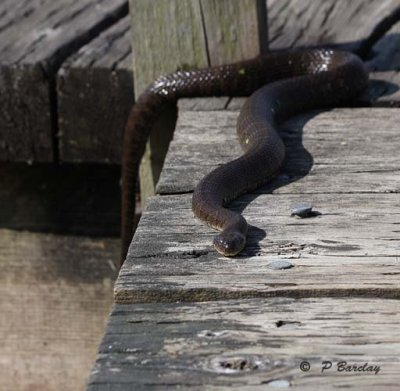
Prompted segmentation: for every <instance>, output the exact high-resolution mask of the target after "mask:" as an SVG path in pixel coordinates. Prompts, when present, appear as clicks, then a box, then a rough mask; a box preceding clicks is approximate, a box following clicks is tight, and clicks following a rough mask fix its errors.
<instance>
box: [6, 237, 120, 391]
mask: <svg viewBox="0 0 400 391" xmlns="http://www.w3.org/2000/svg"><path fill="white" fill-rule="evenodd" d="M118 254H119V240H118V239H116V238H114V239H112V238H111V239H110V238H89V237H85V236H80V237H78V236H61V235H54V234H43V233H42V234H41V233H30V232H26V231H24V232H17V231H12V230H6V229H0V295H1V300H0V313H1V316H0V335H1V336H2V338H1V351H0V389H2V390H15V391H20V390H21V391H22V390H43V391H51V390H64V391H76V390H82V389H84V384H85V383H86V380H87V375H88V373H89V371H90V367H91V365H92V363H93V360H94V359H95V356H96V346H97V344H98V341H99V338H100V337H101V334H102V333H103V330H104V325H105V321H106V318H107V315H108V312H109V310H110V307H111V304H112V286H113V282H114V280H115V277H116V275H117V268H116V267H115V265H114V262H115V261H117V260H118Z"/></svg>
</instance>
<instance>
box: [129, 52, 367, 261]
mask: <svg viewBox="0 0 400 391" xmlns="http://www.w3.org/2000/svg"><path fill="white" fill-rule="evenodd" d="M367 80H368V75H367V73H366V71H365V69H364V65H363V63H362V61H361V60H360V59H359V58H358V57H357V56H356V55H354V54H352V53H348V52H339V51H333V50H327V49H315V50H293V51H285V52H274V53H270V54H267V55H264V56H260V57H257V58H255V59H253V60H248V61H241V62H238V63H235V64H230V65H223V66H216V67H212V68H206V69H199V70H193V71H179V72H176V73H173V74H170V75H167V76H163V77H160V78H158V79H157V80H156V81H155V82H154V83H152V84H151V85H150V86H149V87H148V88H147V89H146V90H145V92H144V93H143V94H142V95H141V96H140V97H139V99H138V101H137V102H136V104H135V106H134V108H133V110H132V112H131V115H130V118H129V120H128V124H127V129H129V131H126V132H125V140H124V153H123V162H122V164H123V175H122V189H123V199H122V216H123V226H122V237H123V253H126V251H127V248H128V246H129V242H130V239H131V236H132V229H133V219H132V216H133V213H134V207H135V203H134V199H135V198H134V194H135V186H134V184H136V181H137V170H138V166H139V163H140V160H141V157H142V156H143V153H144V149H145V143H146V140H147V139H148V136H149V133H150V130H151V128H152V125H153V124H154V122H155V121H156V119H157V113H158V112H159V111H160V108H161V107H162V106H164V105H167V104H169V103H170V102H176V100H177V99H179V98H182V97H192V96H221V95H225V96H243V95H250V94H252V95H251V97H250V98H249V99H248V100H247V102H246V103H245V105H244V106H243V108H242V110H241V112H240V115H239V119H238V124H237V132H238V136H239V140H240V143H241V145H242V147H243V149H244V154H243V155H242V156H241V157H239V158H238V159H236V160H233V161H232V162H229V163H227V164H224V165H222V166H220V167H218V168H217V169H215V170H214V171H212V172H211V173H210V174H208V175H207V176H206V177H205V178H203V180H201V181H200V183H199V184H198V186H197V187H196V189H195V191H194V194H193V202H192V206H193V211H194V213H195V215H196V216H197V217H199V218H200V219H201V220H203V221H205V222H206V223H207V224H209V225H210V226H212V227H214V228H217V229H219V230H222V232H221V233H220V234H219V235H217V236H216V237H215V239H214V246H215V248H216V250H217V251H218V252H220V253H221V254H223V255H225V256H232V255H235V254H237V253H238V252H240V251H241V250H242V249H243V247H244V246H245V242H246V234H247V223H246V220H245V219H244V218H243V217H242V216H241V215H240V214H238V213H235V212H233V211H231V210H228V209H226V208H225V205H226V204H227V203H228V202H230V201H231V200H233V199H235V198H236V197H237V196H238V195H240V194H242V193H245V192H247V191H249V190H252V189H254V188H256V187H258V186H260V185H261V184H263V183H264V182H265V181H266V180H268V179H270V178H272V177H273V176H274V175H276V173H277V172H278V170H279V168H280V167H281V165H282V162H283V159H284V156H285V147H284V144H283V142H282V140H281V138H280V137H279V134H278V131H277V124H279V122H280V121H282V120H284V119H286V118H288V117H290V116H292V115H294V114H296V113H300V112H303V111H306V110H310V109H315V108H323V107H329V106H334V105H338V104H343V103H345V102H347V101H351V100H352V99H354V98H355V97H356V96H357V95H359V94H360V93H361V92H362V91H363V89H364V88H365V86H366V84H367ZM123 255H124V254H123Z"/></svg>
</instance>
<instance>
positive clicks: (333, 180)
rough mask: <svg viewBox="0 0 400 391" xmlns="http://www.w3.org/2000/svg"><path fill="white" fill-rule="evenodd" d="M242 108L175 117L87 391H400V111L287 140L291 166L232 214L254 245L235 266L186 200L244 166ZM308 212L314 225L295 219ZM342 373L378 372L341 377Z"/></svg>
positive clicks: (312, 121) (312, 129) (346, 113)
mask: <svg viewBox="0 0 400 391" xmlns="http://www.w3.org/2000/svg"><path fill="white" fill-rule="evenodd" d="M241 103H242V100H234V101H228V100H224V99H221V100H211V103H210V101H208V100H207V101H206V100H202V99H196V100H190V101H183V102H181V104H180V108H181V109H180V115H179V120H178V126H177V130H176V132H175V137H174V140H173V142H172V144H171V146H170V150H169V154H168V156H167V160H166V163H165V166H164V170H163V173H162V176H161V178H160V182H159V185H158V192H159V193H160V195H159V196H157V197H155V198H153V199H152V200H151V201H150V202H149V204H148V207H147V210H146V212H145V214H144V216H143V217H142V220H141V222H140V225H139V228H138V230H137V232H136V235H135V238H134V240H133V243H132V245H131V249H130V253H129V256H128V259H127V261H126V262H125V264H124V265H123V267H122V270H121V272H120V275H119V278H118V280H117V283H116V285H115V301H116V304H115V306H114V309H113V312H112V314H111V317H110V320H109V325H108V328H107V331H106V334H105V336H104V339H103V342H102V344H101V347H100V354H99V356H98V359H97V362H96V364H95V367H94V369H93V371H92V375H91V378H90V382H89V386H88V389H89V390H90V391H103V390H124V391H125V390H128V389H131V388H132V387H135V389H144V390H147V389H160V390H161V389H175V388H176V387H178V385H179V386H180V387H184V388H185V389H193V390H197V389H240V390H253V389H260V390H261V389H266V387H268V389H269V387H271V389H273V388H275V387H278V386H279V387H285V388H287V387H291V386H296V387H298V389H304V390H307V389H311V388H310V387H315V386H316V385H318V387H325V388H327V389H330V387H331V388H333V386H335V387H353V386H354V387H358V388H360V387H361V388H363V389H365V390H374V389H376V387H382V388H383V387H385V389H393V390H394V389H396V387H397V382H398V381H399V380H400V377H399V369H400V363H399V362H398V357H399V354H400V346H399V345H398V343H397V340H398V338H399V336H400V335H399V332H398V330H397V329H396V327H395V326H394V325H395V324H396V322H397V321H398V320H396V317H397V316H398V312H399V311H398V310H399V301H398V298H399V297H400V284H399V283H398V275H399V273H400V269H399V265H400V264H399V260H400V246H399V241H398V237H399V228H398V225H399V221H398V217H399V215H400V209H399V192H400V158H399V155H398V153H397V149H398V148H397V146H398V145H399V141H400V134H399V131H398V129H399V128H398V123H399V121H400V110H398V109H396V108H357V109H355V108H353V109H346V108H342V109H333V110H330V111H324V112H313V113H309V114H307V115H302V116H298V117H296V118H293V119H291V120H290V121H288V122H286V123H285V124H283V126H282V136H283V138H284V140H285V144H286V146H287V153H288V159H287V162H286V164H285V166H284V168H283V170H282V172H281V174H280V175H279V176H278V178H277V179H276V180H274V181H273V182H271V183H270V184H269V185H267V186H265V187H263V188H260V189H258V190H257V191H256V192H254V193H252V194H248V195H246V196H243V197H241V198H239V199H238V200H237V201H235V202H234V203H232V208H233V209H235V210H238V211H242V213H243V215H244V216H245V217H246V218H247V219H248V221H249V223H250V224H251V230H250V233H249V240H248V242H249V243H248V246H247V247H246V249H245V251H244V252H243V253H242V254H241V255H240V256H238V257H235V258H231V259H226V258H223V257H221V256H219V255H218V254H217V253H216V252H215V251H214V250H213V248H212V246H211V242H212V237H213V235H214V234H215V232H214V231H213V230H212V229H210V228H208V227H207V226H205V225H204V224H202V223H201V222H199V221H198V220H197V219H196V218H195V217H194V216H193V213H192V211H191V207H190V205H191V204H190V203H191V191H192V190H193V187H194V186H195V184H196V183H197V181H198V180H199V179H200V178H201V177H202V176H203V175H204V174H205V173H207V172H209V171H210V170H211V169H212V168H214V167H216V166H217V165H218V164H221V163H222V162H224V161H229V160H231V159H232V158H234V157H235V156H237V155H238V154H240V148H239V146H238V144H237V141H236V135H235V121H236V118H237V115H238V107H240V105H241ZM210 104H211V107H210ZM212 108H215V110H211V109H212ZM302 201H309V202H312V203H313V205H314V207H315V210H316V211H318V212H319V214H317V215H316V216H314V217H312V218H306V219H300V218H296V217H291V216H290V214H291V207H292V205H293V204H295V203H297V202H302ZM277 261H286V262H288V263H289V266H290V268H288V269H279V268H278V269H276V267H275V265H276V264H277V263H276V262H277ZM226 299H231V300H228V301H226ZM144 303H147V304H144ZM162 303H164V304H162ZM127 304H128V305H127ZM303 361H307V362H308V363H309V364H310V368H311V369H310V370H309V372H308V371H302V370H301V369H300V364H301V363H302V362H303ZM324 361H329V362H331V363H332V370H331V371H328V370H326V371H324V372H321V370H322V365H329V364H323V362H324ZM343 362H346V363H347V364H348V365H347V364H346V365H347V367H348V366H349V365H356V366H357V368H360V367H363V366H364V364H365V363H368V364H366V366H365V367H364V369H365V368H367V367H371V366H372V367H374V368H375V369H376V368H377V367H379V368H380V370H379V373H377V374H372V372H371V371H372V367H371V368H370V370H369V371H363V370H362V369H361V370H360V371H358V372H353V371H350V370H349V369H348V370H347V371H342V372H341V370H340V368H342V366H343V365H345V364H343ZM304 365H306V366H307V364H303V366H304Z"/></svg>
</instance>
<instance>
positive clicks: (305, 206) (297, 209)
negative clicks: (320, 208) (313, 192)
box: [291, 202, 313, 218]
mask: <svg viewBox="0 0 400 391" xmlns="http://www.w3.org/2000/svg"><path fill="white" fill-rule="evenodd" d="M312 208H313V206H312V204H311V203H310V202H299V203H298V204H295V205H293V207H292V214H291V216H299V217H303V218H304V217H308V216H310V215H311V214H312Z"/></svg>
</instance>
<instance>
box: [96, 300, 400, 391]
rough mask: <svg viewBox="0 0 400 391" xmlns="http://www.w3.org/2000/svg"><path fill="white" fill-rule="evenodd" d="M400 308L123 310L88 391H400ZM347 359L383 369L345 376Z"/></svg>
mask: <svg viewBox="0 0 400 391" xmlns="http://www.w3.org/2000/svg"><path fill="white" fill-rule="evenodd" d="M398 306H399V302H398V301H397V300H382V299H379V298H374V299H361V298H336V299H335V298H316V299H291V298H270V299H267V300H265V299H251V300H240V301H236V300H230V301H216V302H207V303H186V304H183V303H176V304H175V303H174V304H136V305H115V306H114V308H113V311H112V313H111V316H110V319H109V323H108V327H107V330H106V334H105V336H104V338H103V341H102V343H101V345H100V349H99V355H98V358H97V361H96V364H95V366H94V368H93V370H92V374H91V377H90V380H89V385H88V391H106V390H118V391H126V390H131V389H132V388H134V389H138V390H150V389H151V390H170V389H171V390H172V389H177V388H178V386H179V388H184V389H188V390H204V389H218V390H231V389H234V390H269V389H271V390H272V389H276V388H277V387H279V386H280V387H283V388H291V387H294V388H295V389H296V390H297V389H299V390H310V389H327V390H331V389H332V390H333V389H337V388H350V389H363V390H376V389H385V390H386V389H388V390H396V389H397V387H398V386H397V384H398V381H399V380H400V376H399V368H400V362H399V353H400V346H399V343H398V338H397V336H398V332H397V331H396V330H397V324H398V322H399V321H400V318H399V312H398V310H397V309H398ZM383 319H384V321H383ZM144 336H145V338H144ZM328 360H329V361H331V362H332V363H333V366H332V369H331V370H329V371H325V372H324V373H321V364H322V362H323V361H328ZM302 361H308V362H309V363H310V365H311V369H310V371H309V372H302V371H301V370H300V368H299V366H300V363H301V362H302ZM340 361H346V362H348V363H353V364H354V363H358V364H359V365H363V364H364V363H365V362H368V363H369V364H370V365H371V364H372V365H374V366H375V365H377V366H380V371H379V373H378V374H377V375H374V374H372V373H368V372H365V373H362V372H358V373H354V372H353V373H343V372H338V371H337V363H338V362H340ZM240 365H242V368H243V369H242V370H241V369H239V368H240ZM238 366H239V368H238ZM235 368H236V369H235Z"/></svg>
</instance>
